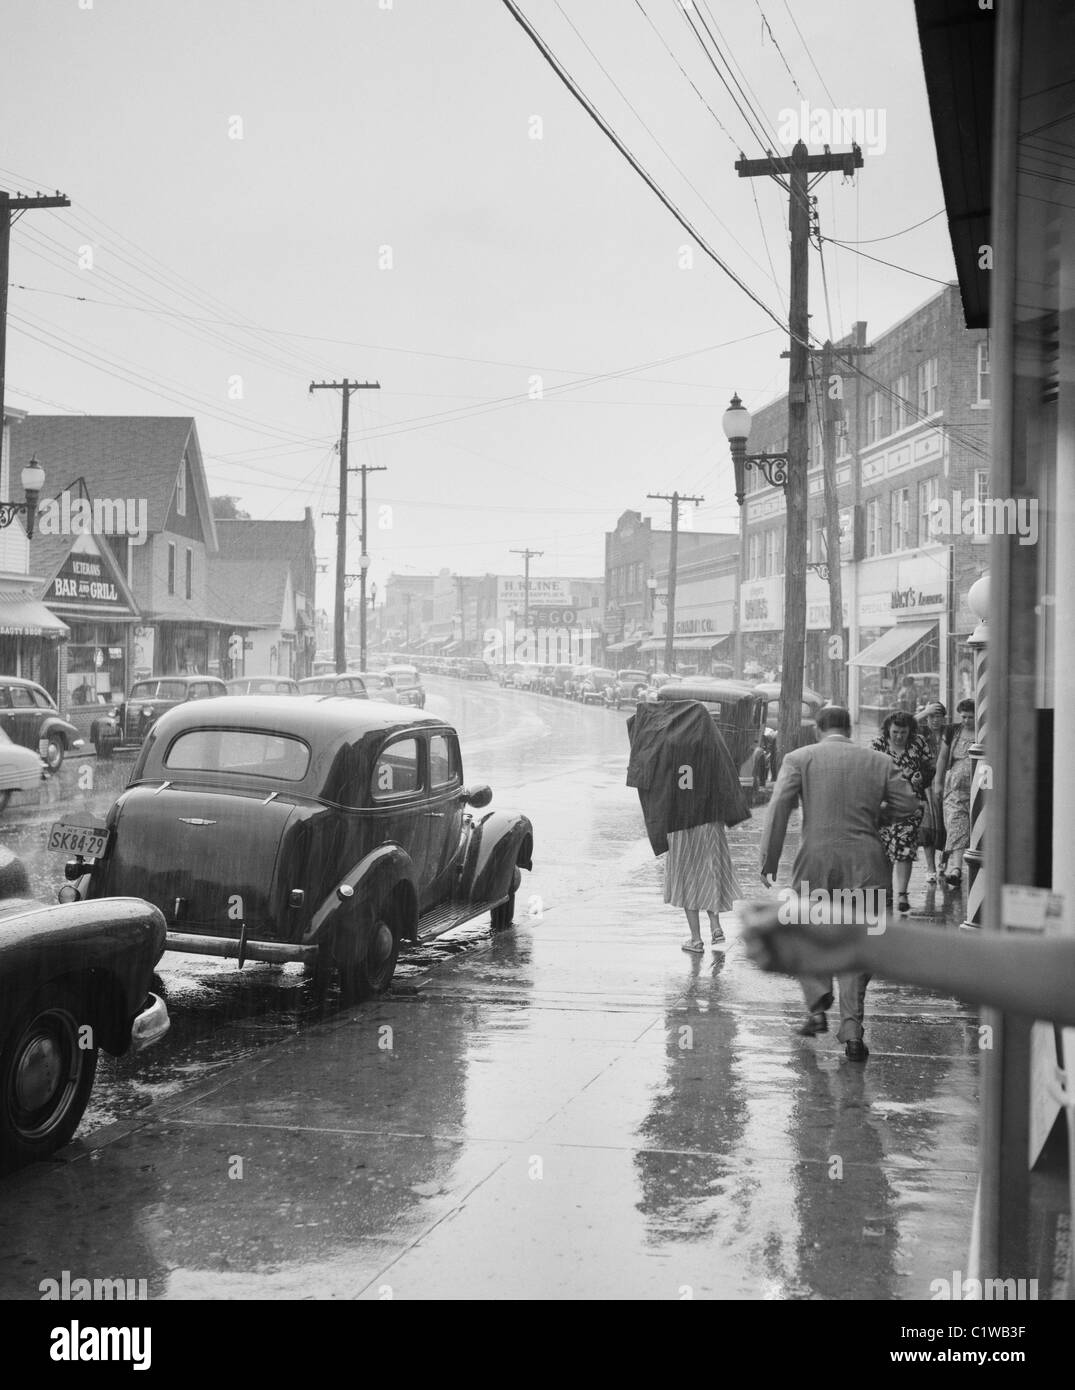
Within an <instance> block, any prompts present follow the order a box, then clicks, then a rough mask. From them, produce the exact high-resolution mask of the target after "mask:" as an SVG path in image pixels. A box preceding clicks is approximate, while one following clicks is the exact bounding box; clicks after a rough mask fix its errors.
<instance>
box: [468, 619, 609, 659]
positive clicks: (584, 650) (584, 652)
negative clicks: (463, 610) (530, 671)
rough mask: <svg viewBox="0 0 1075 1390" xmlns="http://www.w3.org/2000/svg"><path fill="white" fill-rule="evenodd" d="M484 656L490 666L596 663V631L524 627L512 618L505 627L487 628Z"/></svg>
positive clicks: (484, 636) (483, 639) (484, 640)
mask: <svg viewBox="0 0 1075 1390" xmlns="http://www.w3.org/2000/svg"><path fill="white" fill-rule="evenodd" d="M482 644H483V645H482V659H483V660H484V661H487V662H488V663H489V664H490V666H502V665H509V664H511V663H518V664H519V665H521V666H580V665H581V666H593V665H594V664H595V662H594V659H593V653H594V648H595V646H596V634H595V633H594V632H593V631H592V630H591V629H590V628H574V627H570V628H569V627H522V628H516V626H515V624H514V623H513V622H512V620H511V619H510V618H509V619H508V620H507V622H506V623H505V624H504V626H503V628H498V627H490V628H486V630H485V632H484V633H483V634H482Z"/></svg>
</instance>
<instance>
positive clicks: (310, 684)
mask: <svg viewBox="0 0 1075 1390" xmlns="http://www.w3.org/2000/svg"><path fill="white" fill-rule="evenodd" d="M299 694H300V695H342V696H345V697H346V698H347V699H349V700H368V699H369V698H370V693H369V691H368V690H367V689H366V682H365V681H364V680H363V679H362V677H361V676H359V675H356V674H355V673H354V672H353V671H346V672H344V673H343V674H342V675H337V674H336V673H335V672H333V673H332V674H331V675H325V676H304V677H303V679H302V680H301V681H299Z"/></svg>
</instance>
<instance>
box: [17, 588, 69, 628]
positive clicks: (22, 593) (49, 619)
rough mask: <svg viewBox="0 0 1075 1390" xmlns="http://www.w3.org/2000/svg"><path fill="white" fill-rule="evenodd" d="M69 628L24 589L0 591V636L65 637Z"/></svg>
mask: <svg viewBox="0 0 1075 1390" xmlns="http://www.w3.org/2000/svg"><path fill="white" fill-rule="evenodd" d="M69 633H70V629H69V628H68V626H67V624H66V623H64V622H61V621H60V619H59V618H57V617H56V615H55V613H50V612H49V610H48V609H47V608H46V607H45V605H44V604H43V603H41V602H40V601H39V600H38V599H36V598H32V597H31V596H30V595H29V594H28V593H27V592H26V590H25V589H23V590H19V591H16V592H10V591H9V592H8V593H3V592H0V637H53V638H61V637H67V636H68V635H69Z"/></svg>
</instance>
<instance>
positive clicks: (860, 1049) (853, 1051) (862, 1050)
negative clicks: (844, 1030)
mask: <svg viewBox="0 0 1075 1390" xmlns="http://www.w3.org/2000/svg"><path fill="white" fill-rule="evenodd" d="M844 1051H845V1052H846V1053H847V1060H848V1061H849V1062H865V1060H866V1058H867V1057H868V1056H869V1055H870V1049H869V1048H868V1047H867V1046H866V1044H865V1043H864V1042H863V1041H862V1039H861V1038H851V1039H850V1041H849V1042H848V1043H847V1046H846V1047H845V1048H844Z"/></svg>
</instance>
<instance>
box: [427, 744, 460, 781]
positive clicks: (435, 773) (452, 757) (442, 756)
mask: <svg viewBox="0 0 1075 1390" xmlns="http://www.w3.org/2000/svg"><path fill="white" fill-rule="evenodd" d="M458 780H459V749H458V747H457V745H456V742H455V739H453V738H449V737H448V736H447V735H446V734H434V735H433V737H432V738H431V739H430V740H429V785H430V786H431V787H450V786H451V785H452V783H453V782H457V781H458Z"/></svg>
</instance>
